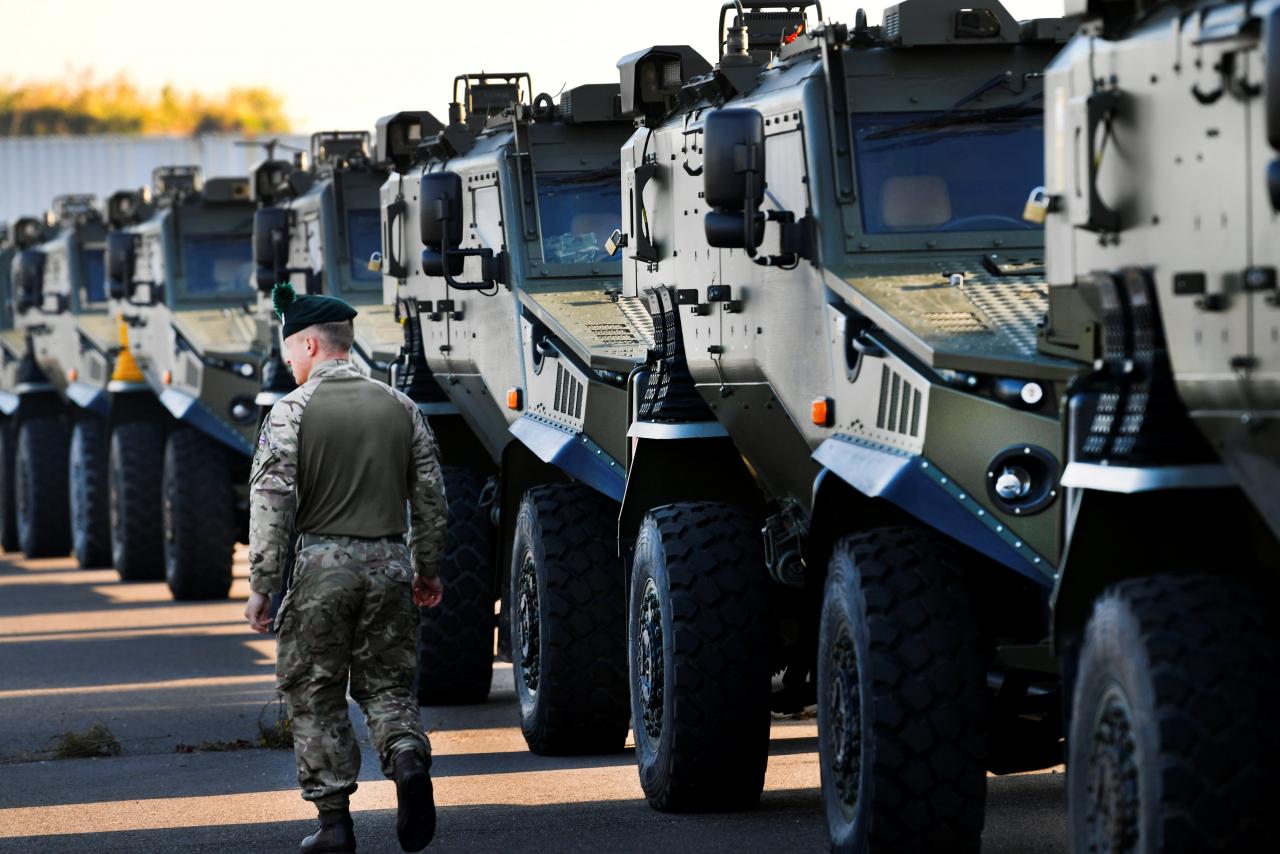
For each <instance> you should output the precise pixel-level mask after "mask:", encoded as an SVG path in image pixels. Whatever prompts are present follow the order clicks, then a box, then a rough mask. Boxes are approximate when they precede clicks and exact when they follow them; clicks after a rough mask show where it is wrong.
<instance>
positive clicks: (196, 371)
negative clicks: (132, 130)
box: [107, 166, 266, 599]
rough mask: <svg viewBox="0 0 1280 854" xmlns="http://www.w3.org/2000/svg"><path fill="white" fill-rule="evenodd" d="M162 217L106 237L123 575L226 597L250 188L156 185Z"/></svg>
mask: <svg viewBox="0 0 1280 854" xmlns="http://www.w3.org/2000/svg"><path fill="white" fill-rule="evenodd" d="M153 183H154V188H153V194H154V199H153V201H154V204H155V211H154V213H152V215H151V216H150V217H148V218H147V219H145V220H144V221H142V222H139V223H137V224H135V225H130V226H127V227H125V228H122V229H119V230H116V231H113V232H112V233H111V234H110V235H109V237H108V259H107V262H108V263H107V267H108V279H109V286H110V288H111V296H112V298H113V309H114V308H118V310H119V311H120V313H121V314H122V315H123V318H124V323H123V324H122V325H121V336H122V340H121V345H122V346H124V347H125V348H126V350H125V352H127V353H128V358H127V359H126V358H124V355H123V353H122V355H121V358H120V359H119V360H118V361H117V364H116V369H115V373H114V375H113V379H112V382H111V383H110V385H109V386H108V388H109V390H110V391H111V425H110V458H109V472H110V485H111V533H112V555H113V563H114V564H115V566H116V569H117V570H119V572H120V575H121V577H122V578H125V579H135V578H154V577H159V576H161V575H162V576H163V577H164V578H165V579H166V580H167V581H168V583H169V587H170V589H171V591H172V592H173V595H174V597H175V598H178V599H197V598H198V599H204V598H221V597H225V596H226V595H227V593H228V591H229V589H230V586H231V559H232V549H233V547H234V544H235V542H236V540H237V539H240V540H242V541H243V540H244V539H246V538H247V524H248V487H247V479H248V467H249V460H250V457H251V455H252V453H253V449H254V439H255V436H256V430H257V426H258V407H257V404H256V403H255V400H256V398H257V395H258V392H259V391H260V376H259V373H260V372H259V362H260V361H261V359H262V358H263V356H264V355H265V352H264V350H263V347H262V345H261V343H260V342H263V341H265V340H266V332H265V331H264V327H263V324H262V323H261V322H260V321H259V319H256V318H255V317H254V315H253V314H252V313H251V312H250V310H249V309H250V306H251V305H252V304H253V302H254V299H255V292H254V289H253V285H252V279H253V257H252V247H251V236H252V226H253V212H254V207H253V202H252V200H251V197H250V196H251V194H250V189H249V180H248V178H212V179H209V180H208V181H205V180H203V179H202V176H201V175H200V171H199V169H197V168H196V167H183V166H178V167H162V168H160V169H158V170H156V173H155V175H154V181H153Z"/></svg>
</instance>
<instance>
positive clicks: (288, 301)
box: [271, 282, 297, 320]
mask: <svg viewBox="0 0 1280 854" xmlns="http://www.w3.org/2000/svg"><path fill="white" fill-rule="evenodd" d="M295 296H297V294H295V293H294V291H293V284H292V283H291V282H278V283H277V284H276V285H275V287H273V288H272V289H271V305H272V306H273V307H274V308H275V310H276V317H278V318H280V319H281V320H284V313H285V312H286V311H288V310H289V306H291V305H293V299H294V297H295Z"/></svg>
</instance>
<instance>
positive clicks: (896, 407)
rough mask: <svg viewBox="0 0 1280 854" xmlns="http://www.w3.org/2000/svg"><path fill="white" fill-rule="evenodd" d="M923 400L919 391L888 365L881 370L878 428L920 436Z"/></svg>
mask: <svg viewBox="0 0 1280 854" xmlns="http://www.w3.org/2000/svg"><path fill="white" fill-rule="evenodd" d="M922 403H923V398H922V396H921V394H920V391H919V389H917V388H915V387H914V386H912V385H911V383H909V382H907V381H906V380H905V379H903V378H902V377H901V376H899V375H898V372H897V371H894V370H892V369H891V368H890V367H889V366H888V365H883V366H881V368H880V408H879V410H878V411H877V412H876V427H877V428H879V429H881V430H888V431H889V432H891V433H901V434H902V435H904V436H919V435H920V410H921V404H922Z"/></svg>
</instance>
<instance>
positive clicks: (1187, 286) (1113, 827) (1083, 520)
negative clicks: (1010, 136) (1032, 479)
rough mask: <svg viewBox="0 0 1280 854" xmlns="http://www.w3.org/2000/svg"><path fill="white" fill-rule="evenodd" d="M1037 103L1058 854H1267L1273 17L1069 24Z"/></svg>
mask: <svg viewBox="0 0 1280 854" xmlns="http://www.w3.org/2000/svg"><path fill="white" fill-rule="evenodd" d="M1066 7H1067V11H1068V13H1071V14H1076V15H1080V16H1082V17H1083V19H1084V21H1085V25H1084V27H1083V28H1082V30H1081V31H1080V34H1079V35H1078V36H1077V37H1076V38H1075V39H1074V40H1073V41H1072V42H1071V44H1070V45H1069V46H1068V47H1067V48H1066V49H1065V50H1064V51H1063V52H1062V54H1061V55H1060V56H1059V57H1058V58H1057V59H1056V60H1055V61H1054V63H1053V64H1052V65H1051V66H1050V68H1049V71H1048V74H1047V76H1046V79H1045V104H1044V108H1045V135H1046V139H1045V143H1046V144H1045V149H1044V174H1045V187H1046V190H1045V191H1044V192H1043V193H1041V194H1039V195H1038V196H1037V198H1036V199H1035V205H1034V210H1033V211H1032V213H1033V214H1036V213H1037V212H1038V215H1039V216H1042V217H1045V223H1046V232H1045V238H1046V247H1045V252H1046V262H1047V267H1046V276H1047V279H1048V281H1049V283H1050V284H1051V285H1052V287H1051V289H1050V293H1049V314H1048V320H1047V323H1046V325H1045V327H1044V328H1043V330H1041V333H1040V337H1039V343H1040V349H1041V351H1042V352H1047V353H1057V354H1061V355H1062V356H1065V357H1067V358H1070V359H1073V360H1076V361H1079V362H1081V363H1083V364H1085V365H1087V366H1088V373H1087V375H1086V376H1084V377H1082V378H1081V379H1080V380H1079V381H1077V382H1076V383H1075V384H1074V385H1072V386H1071V387H1070V388H1069V389H1068V393H1067V395H1066V397H1065V399H1064V400H1063V403H1062V412H1063V414H1064V420H1065V422H1066V425H1065V426H1066V428H1067V430H1066V441H1065V443H1064V444H1065V447H1064V449H1063V457H1062V458H1063V459H1064V461H1065V467H1064V470H1063V473H1062V477H1061V487H1062V488H1063V489H1064V490H1065V493H1064V495H1063V498H1064V499H1065V501H1066V502H1067V504H1068V506H1069V507H1070V516H1069V521H1070V524H1069V527H1068V528H1067V529H1066V531H1065V535H1066V545H1065V555H1064V557H1063V559H1062V560H1061V562H1060V563H1059V566H1058V573H1057V576H1056V584H1055V589H1054V594H1053V637H1054V643H1055V646H1056V649H1057V652H1058V655H1059V657H1060V659H1061V662H1062V672H1063V677H1064V682H1065V683H1066V686H1067V688H1068V691H1069V697H1070V722H1069V730H1068V738H1067V743H1068V761H1067V789H1068V799H1067V800H1068V831H1069V836H1070V844H1071V848H1072V850H1073V851H1100V850H1111V851H1144V852H1146V851H1175V850H1176V851H1228V850H1229V851H1251V850H1264V849H1265V848H1266V847H1269V845H1270V844H1271V840H1270V838H1269V837H1270V835H1271V834H1270V833H1269V831H1270V828H1271V825H1272V823H1273V821H1272V812H1273V808H1272V805H1271V803H1270V799H1269V798H1267V797H1266V796H1265V795H1264V793H1266V792H1269V791H1274V788H1275V786H1274V783H1273V781H1272V779H1271V778H1272V775H1273V774H1274V766H1275V762H1276V760H1277V758H1280V737H1278V736H1277V734H1276V732H1275V728H1274V727H1272V726H1271V720H1270V716H1269V714H1268V712H1267V711H1266V710H1269V709H1273V708H1275V707H1276V703H1277V700H1278V699H1280V690H1278V689H1277V687H1276V682H1275V674H1276V670H1277V668H1276V665H1277V661H1278V659H1280V637H1278V635H1277V623H1276V616H1277V611H1276V606H1275V602H1276V597H1275V594H1276V582H1277V575H1276V567H1277V566H1278V565H1280V561H1278V557H1280V539H1278V537H1280V423H1278V422H1277V416H1280V343H1278V342H1280V312H1278V311H1277V304H1278V303H1277V290H1276V269H1277V264H1278V262H1280V4H1277V3H1275V2H1252V3H1249V2H1228V3H1193V2H1184V3H1141V2H1132V0H1129V1H1128V2H1126V1H1125V0H1117V1H1116V2H1098V0H1089V2H1085V0H1069V2H1068V3H1067V4H1066Z"/></svg>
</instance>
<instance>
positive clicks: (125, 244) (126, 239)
mask: <svg viewBox="0 0 1280 854" xmlns="http://www.w3.org/2000/svg"><path fill="white" fill-rule="evenodd" d="M137 257H138V256H137V249H136V248H135V246H134V242H133V235H132V234H131V233H129V232H127V231H113V232H110V233H109V234H108V235H107V294H108V295H109V296H110V297H111V298H112V299H125V298H126V297H127V296H128V294H129V283H130V282H131V281H132V280H133V269H134V267H135V266H136V264H137Z"/></svg>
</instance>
